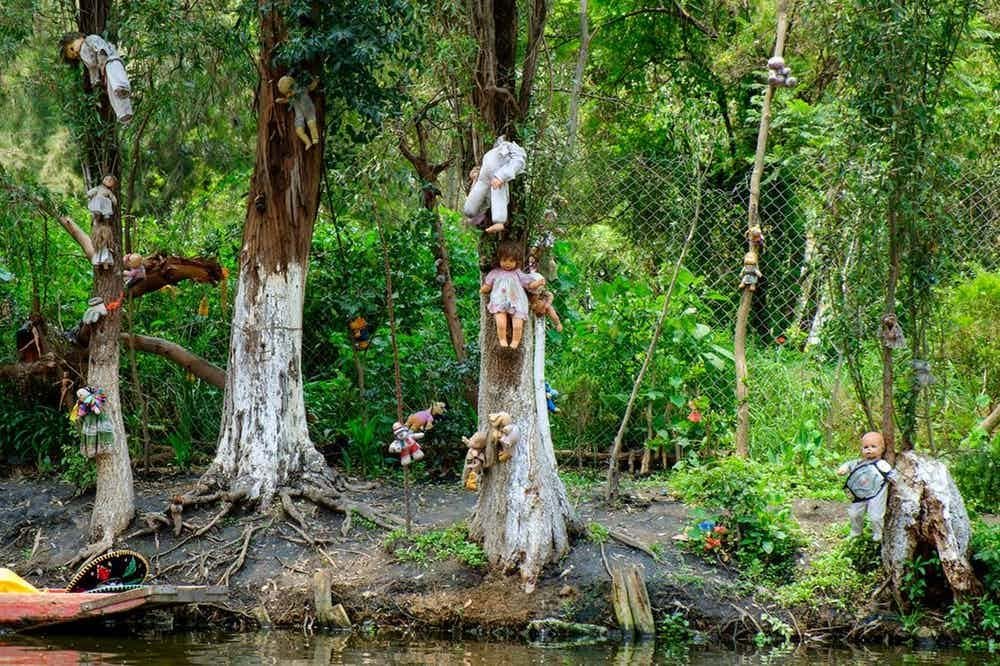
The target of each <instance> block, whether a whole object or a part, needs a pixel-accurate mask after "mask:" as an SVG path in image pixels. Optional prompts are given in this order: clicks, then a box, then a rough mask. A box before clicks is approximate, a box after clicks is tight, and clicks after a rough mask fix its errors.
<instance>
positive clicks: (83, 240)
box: [58, 215, 94, 259]
mask: <svg viewBox="0 0 1000 666" xmlns="http://www.w3.org/2000/svg"><path fill="white" fill-rule="evenodd" d="M58 219H59V224H61V225H62V228H63V229H65V230H66V232H67V233H68V234H69V235H70V236H72V237H73V240H75V241H76V244H77V245H79V246H80V249H82V250H83V253H84V254H85V255H87V259H91V258H93V256H94V241H92V240H91V239H90V236H89V235H88V234H87V232H86V231H84V230H83V229H81V228H80V226H79V225H78V224H77V223H76V222H74V221H73V220H71V219H70V218H69V217H67V216H65V215H62V216H60V217H59V218H58Z"/></svg>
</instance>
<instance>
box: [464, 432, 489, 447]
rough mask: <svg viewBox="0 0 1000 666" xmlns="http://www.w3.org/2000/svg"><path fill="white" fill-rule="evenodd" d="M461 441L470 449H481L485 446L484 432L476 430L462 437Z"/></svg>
mask: <svg viewBox="0 0 1000 666" xmlns="http://www.w3.org/2000/svg"><path fill="white" fill-rule="evenodd" d="M462 443H463V444H465V446H466V447H468V448H470V449H475V450H476V451H481V450H483V449H485V448H486V433H484V432H477V433H476V434H474V435H473V436H472V437H463V438H462Z"/></svg>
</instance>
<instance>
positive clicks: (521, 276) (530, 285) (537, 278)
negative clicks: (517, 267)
mask: <svg viewBox="0 0 1000 666" xmlns="http://www.w3.org/2000/svg"><path fill="white" fill-rule="evenodd" d="M517 279H518V281H519V282H520V283H521V286H522V287H524V288H525V289H528V290H529V291H535V290H537V289H541V288H542V287H544V286H545V278H543V277H542V275H541V273H525V272H524V271H518V272H517Z"/></svg>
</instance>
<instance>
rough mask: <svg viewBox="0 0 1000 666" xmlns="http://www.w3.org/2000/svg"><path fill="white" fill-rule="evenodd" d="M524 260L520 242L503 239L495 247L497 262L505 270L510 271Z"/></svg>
mask: <svg viewBox="0 0 1000 666" xmlns="http://www.w3.org/2000/svg"><path fill="white" fill-rule="evenodd" d="M522 261H524V253H523V251H522V250H521V245H520V243H518V242H516V241H504V242H502V243H500V247H498V248H497V264H499V266H500V268H502V269H504V270H505V271H512V270H515V269H516V268H518V267H519V266H520V265H521V262H522Z"/></svg>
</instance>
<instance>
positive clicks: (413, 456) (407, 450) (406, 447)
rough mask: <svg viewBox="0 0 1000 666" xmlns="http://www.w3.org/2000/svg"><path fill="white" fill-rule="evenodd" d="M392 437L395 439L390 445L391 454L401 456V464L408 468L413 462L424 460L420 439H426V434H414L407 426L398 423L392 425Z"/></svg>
mask: <svg viewBox="0 0 1000 666" xmlns="http://www.w3.org/2000/svg"><path fill="white" fill-rule="evenodd" d="M392 435H393V437H394V438H395V439H393V440H392V443H390V444H389V453H398V454H399V464H400V465H402V466H403V467H407V466H408V465H409V464H410V463H411V462H415V461H417V460H423V459H424V452H423V451H422V450H421V449H420V443H419V442H418V441H417V440H418V439H423V438H424V433H422V432H413V431H412V430H410V429H409V428H407V427H406V426H405V425H403V424H402V423H400V422H399V421H396V422H395V423H393V424H392Z"/></svg>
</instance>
